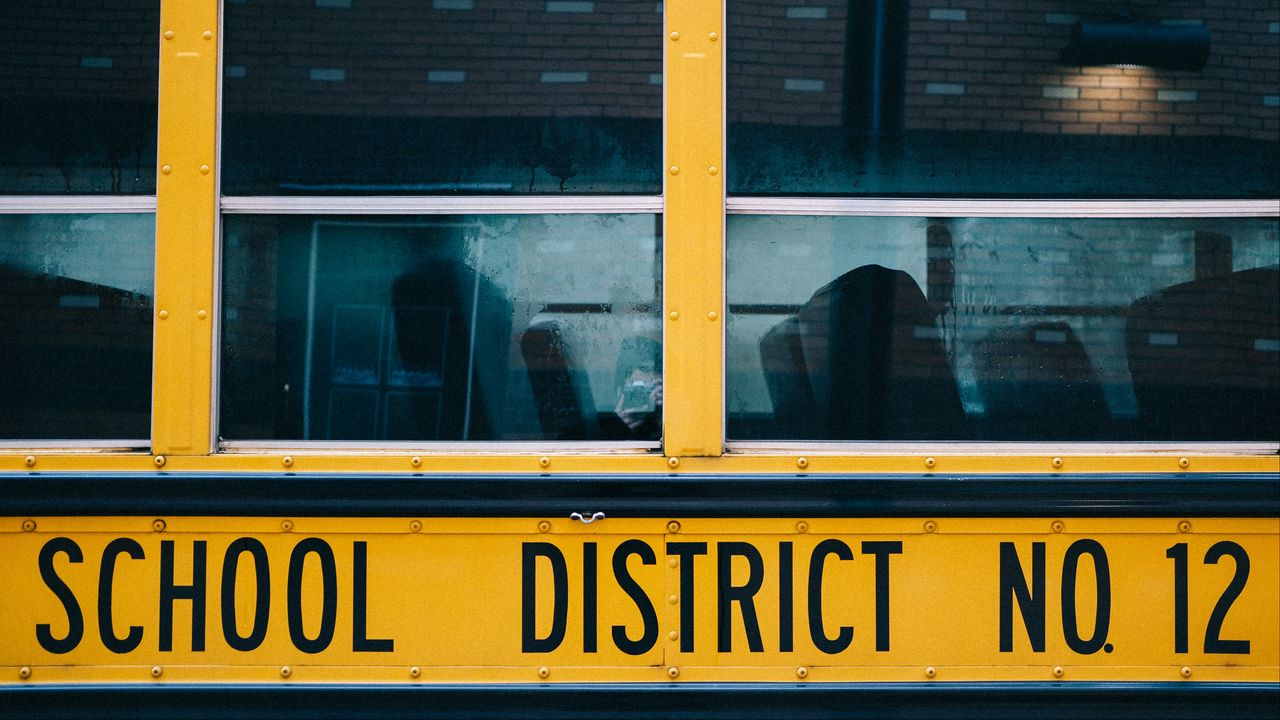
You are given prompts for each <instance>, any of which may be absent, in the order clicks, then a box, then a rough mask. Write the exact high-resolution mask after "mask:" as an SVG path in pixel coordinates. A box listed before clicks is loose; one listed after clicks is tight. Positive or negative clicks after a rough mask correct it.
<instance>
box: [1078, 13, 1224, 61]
mask: <svg viewBox="0 0 1280 720" xmlns="http://www.w3.org/2000/svg"><path fill="white" fill-rule="evenodd" d="M1208 59H1209V31H1208V29H1206V28H1205V27H1204V26H1203V25H1150V24H1143V23H1125V22H1079V23H1076V26H1075V28H1074V29H1073V30H1072V31H1071V42H1070V43H1069V44H1068V45H1067V49H1066V50H1064V51H1063V53H1062V60H1063V62H1065V63H1068V64H1070V65H1143V66H1147V67H1154V68H1162V69H1166V70H1188V71H1193V72H1194V71H1196V70H1199V69H1201V68H1203V67H1204V64H1205V62H1206V61H1208Z"/></svg>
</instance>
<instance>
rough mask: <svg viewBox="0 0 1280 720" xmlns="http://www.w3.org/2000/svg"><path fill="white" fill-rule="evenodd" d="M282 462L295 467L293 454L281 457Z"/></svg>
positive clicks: (286, 465)
mask: <svg viewBox="0 0 1280 720" xmlns="http://www.w3.org/2000/svg"><path fill="white" fill-rule="evenodd" d="M280 462H281V463H282V464H283V465H284V466H285V467H293V456H292V455H285V456H284V457H283V458H281V459H280Z"/></svg>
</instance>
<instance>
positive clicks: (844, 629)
mask: <svg viewBox="0 0 1280 720" xmlns="http://www.w3.org/2000/svg"><path fill="white" fill-rule="evenodd" d="M828 555H835V556H836V557H838V558H840V559H841V560H852V559H853V551H852V550H850V549H849V546H848V545H845V544H844V543H843V542H841V541H839V540H835V539H829V540H823V541H822V542H820V543H818V546H817V547H815V548H814V549H813V555H811V556H810V557H809V637H810V638H811V639H812V640H813V645H814V647H816V648H818V649H819V650H821V651H822V652H824V653H826V654H828V655H835V654H836V653H838V652H842V651H843V650H844V649H845V648H847V647H849V644H850V643H852V642H853V627H851V626H848V625H843V626H841V627H840V632H838V633H837V634H836V637H835V638H834V639H832V638H828V637H827V631H826V629H825V628H824V627H823V624H822V572H823V569H824V567H825V565H826V562H827V556H828Z"/></svg>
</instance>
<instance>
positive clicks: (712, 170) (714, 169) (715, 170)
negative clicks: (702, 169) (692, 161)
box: [707, 165, 720, 175]
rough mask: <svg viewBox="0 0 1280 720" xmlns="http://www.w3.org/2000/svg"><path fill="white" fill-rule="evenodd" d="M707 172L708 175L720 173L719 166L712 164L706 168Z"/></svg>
mask: <svg viewBox="0 0 1280 720" xmlns="http://www.w3.org/2000/svg"><path fill="white" fill-rule="evenodd" d="M707 174H708V175H719V174H720V168H718V167H716V166H715V165H712V166H711V167H709V168H707Z"/></svg>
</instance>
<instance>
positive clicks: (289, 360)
mask: <svg viewBox="0 0 1280 720" xmlns="http://www.w3.org/2000/svg"><path fill="white" fill-rule="evenodd" d="M660 229H661V217H660V216H657V215H646V214H628V215H590V214H569V215H506V216H500V215H466V216H461V215H457V216H443V215H437V216H417V217H392V216H381V217H342V216H298V215H228V216H226V217H225V218H224V237H223V245H224V249H223V268H224V269H223V290H222V299H223V317H222V320H223V326H222V328H223V329H222V361H221V365H222V403H221V405H222V418H221V426H220V431H219V433H220V435H221V436H222V437H223V438H224V439H226V440H340V441H437V440H438V441H457V440H507V441H511V440H522V439H528V440H533V439H537V440H566V441H568V440H616V441H626V442H629V443H632V444H642V445H646V446H656V443H657V440H658V438H659V429H660V419H661V412H662V381H661V378H662V347H661V327H660V323H659V320H658V316H659V313H660V311H661V300H660V298H661V287H660V283H661V277H662V276H661V271H660V257H661V244H660V240H661V238H660Z"/></svg>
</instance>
